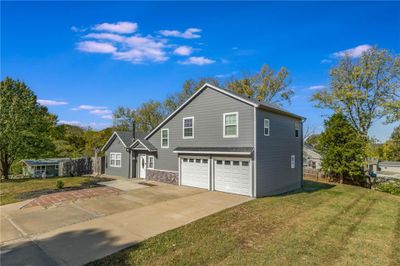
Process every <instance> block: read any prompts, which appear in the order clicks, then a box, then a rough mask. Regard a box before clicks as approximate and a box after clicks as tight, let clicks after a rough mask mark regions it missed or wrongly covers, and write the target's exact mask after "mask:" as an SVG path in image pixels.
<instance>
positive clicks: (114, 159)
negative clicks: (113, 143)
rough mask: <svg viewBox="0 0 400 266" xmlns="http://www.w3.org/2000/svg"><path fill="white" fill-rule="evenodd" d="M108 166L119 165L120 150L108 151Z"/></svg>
mask: <svg viewBox="0 0 400 266" xmlns="http://www.w3.org/2000/svg"><path fill="white" fill-rule="evenodd" d="M110 166H111V167H121V153H120V152H110Z"/></svg>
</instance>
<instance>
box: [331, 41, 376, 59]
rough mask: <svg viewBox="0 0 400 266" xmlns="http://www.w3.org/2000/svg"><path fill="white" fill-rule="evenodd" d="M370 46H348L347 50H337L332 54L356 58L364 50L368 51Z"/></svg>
mask: <svg viewBox="0 0 400 266" xmlns="http://www.w3.org/2000/svg"><path fill="white" fill-rule="evenodd" d="M371 48H372V46H371V45H369V44H363V45H359V46H356V47H354V48H350V49H347V50H343V51H339V52H336V53H334V54H333V55H334V56H336V57H343V56H345V55H348V56H350V57H351V58H358V57H360V56H361V55H362V54H363V53H364V52H365V51H368V50H369V49H371Z"/></svg>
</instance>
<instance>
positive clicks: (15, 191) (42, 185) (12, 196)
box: [0, 176, 109, 205]
mask: <svg viewBox="0 0 400 266" xmlns="http://www.w3.org/2000/svg"><path fill="white" fill-rule="evenodd" d="M58 180H61V181H63V182H64V189H63V190H57V189H56V183H57V181H58ZM107 180H109V179H107V178H98V177H82V176H79V177H54V178H46V179H41V178H25V179H9V180H1V182H0V205H5V204H9V203H14V202H18V201H22V200H26V199H30V198H34V197H38V196H40V195H44V194H49V193H54V192H61V191H65V190H73V189H81V188H89V187H95V186H98V185H97V183H98V182H101V181H107Z"/></svg>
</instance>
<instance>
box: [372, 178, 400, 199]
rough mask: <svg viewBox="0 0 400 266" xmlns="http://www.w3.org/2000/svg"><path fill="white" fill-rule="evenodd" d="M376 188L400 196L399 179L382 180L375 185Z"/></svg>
mask: <svg viewBox="0 0 400 266" xmlns="http://www.w3.org/2000/svg"><path fill="white" fill-rule="evenodd" d="M375 189H376V190H378V191H381V192H386V193H390V194H393V195H399V196H400V181H394V182H384V183H380V184H378V185H376V187H375Z"/></svg>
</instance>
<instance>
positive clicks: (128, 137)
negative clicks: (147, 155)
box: [101, 131, 146, 150]
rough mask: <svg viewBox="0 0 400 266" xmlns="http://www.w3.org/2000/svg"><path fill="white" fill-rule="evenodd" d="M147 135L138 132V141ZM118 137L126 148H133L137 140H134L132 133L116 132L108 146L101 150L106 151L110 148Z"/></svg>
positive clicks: (105, 145)
mask: <svg viewBox="0 0 400 266" xmlns="http://www.w3.org/2000/svg"><path fill="white" fill-rule="evenodd" d="M145 135H146V134H145V133H141V132H136V134H135V136H136V139H138V138H144V136H145ZM116 136H118V137H119V138H120V139H121V140H122V142H123V144H124V146H125V147H129V146H131V145H132V143H133V142H134V141H135V140H136V139H133V136H132V131H114V132H113V134H112V135H111V137H110V138H109V139H108V141H107V142H106V144H104V146H103V147H102V148H101V150H105V149H106V148H108V146H109V145H110V144H111V143H112V142H113V141H114V139H115V137H116Z"/></svg>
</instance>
